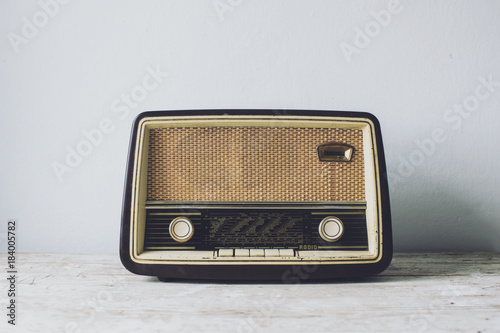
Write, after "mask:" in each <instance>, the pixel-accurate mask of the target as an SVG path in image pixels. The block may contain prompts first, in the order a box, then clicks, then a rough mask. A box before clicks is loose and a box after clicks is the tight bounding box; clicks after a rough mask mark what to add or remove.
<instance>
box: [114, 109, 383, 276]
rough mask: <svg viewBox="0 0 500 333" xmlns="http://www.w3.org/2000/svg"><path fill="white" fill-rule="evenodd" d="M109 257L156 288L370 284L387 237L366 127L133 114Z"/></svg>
mask: <svg viewBox="0 0 500 333" xmlns="http://www.w3.org/2000/svg"><path fill="white" fill-rule="evenodd" d="M120 255H121V260H122V262H123V264H124V266H125V267H126V268H127V269H128V270H130V271H131V272H133V273H137V274H143V275H153V276H158V277H159V278H160V279H161V280H166V279H169V278H196V279H225V280H227V279H233V280H236V279H238V280H255V279H262V280H266V279H273V280H280V279H281V280H283V281H285V282H287V281H298V280H301V279H316V278H333V277H351V276H364V275H371V274H376V273H379V272H381V271H382V270H384V269H385V268H386V267H387V266H388V265H389V263H390V261H391V258H392V235H391V219H390V208H389V193H388V186H387V177H386V167H385V160H384V152H383V147H382V139H381V134H380V125H379V123H378V121H377V119H376V118H375V117H374V116H373V115H371V114H369V113H362V112H339V111H298V110H280V111H277V110H206V111H200V110H198V111H158V112H145V113H142V114H140V115H139V116H138V117H137V118H136V120H135V122H134V125H133V130H132V138H131V144H130V153H129V161H128V169H127V174H126V184H125V195H124V204H123V216H122V226H121V240H120Z"/></svg>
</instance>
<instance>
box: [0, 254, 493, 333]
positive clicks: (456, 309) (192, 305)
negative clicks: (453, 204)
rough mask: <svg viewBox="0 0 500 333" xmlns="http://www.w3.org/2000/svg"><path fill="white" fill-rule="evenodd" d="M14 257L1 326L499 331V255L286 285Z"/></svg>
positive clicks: (414, 258)
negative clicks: (11, 308) (12, 304)
mask: <svg viewBox="0 0 500 333" xmlns="http://www.w3.org/2000/svg"><path fill="white" fill-rule="evenodd" d="M0 258H1V259H0V262H1V263H2V265H4V267H5V266H6V262H7V256H6V255H5V254H1V255H0ZM17 260H18V263H17V264H18V265H17V266H18V267H17V269H18V273H17V286H16V288H17V295H16V296H17V297H16V327H15V328H16V330H13V329H12V326H11V325H8V324H7V319H8V317H7V316H6V314H7V309H6V305H8V303H7V302H8V298H7V292H8V289H9V285H8V283H7V281H6V279H5V278H2V281H3V282H1V283H0V286H1V290H2V291H1V294H2V295H1V297H0V300H1V301H2V304H1V308H2V309H3V310H2V311H3V312H4V313H2V316H1V317H0V318H2V319H1V322H0V331H1V332H28V331H34V332H110V331H119V332H124V331H127V332H273V333H275V332H323V331H339V332H361V331H378V332H388V331H389V332H428V331H459V332H483V333H484V332H500V278H499V277H500V253H411V254H396V255H395V256H394V260H393V263H392V264H391V266H390V268H389V269H388V270H386V271H385V272H384V273H382V274H380V275H378V276H374V277H370V278H363V279H348V280H340V281H328V282H314V283H311V282H306V283H301V284H288V285H284V284H281V283H235V284H230V283H215V282H210V283H206V282H199V281H194V282H186V281H176V282H167V283H165V282H159V281H158V280H157V279H156V278H153V277H144V276H137V275H133V274H131V273H129V272H128V271H127V270H125V269H124V268H123V267H122V265H121V263H120V261H119V258H118V256H117V255H115V254H108V255H98V254H45V253H20V254H18V257H17ZM5 274H7V273H5ZM4 328H7V329H8V330H4Z"/></svg>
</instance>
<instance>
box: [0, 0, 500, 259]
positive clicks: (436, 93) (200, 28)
mask: <svg viewBox="0 0 500 333" xmlns="http://www.w3.org/2000/svg"><path fill="white" fill-rule="evenodd" d="M61 1H62V0H61ZM41 3H49V4H50V3H52V6H49V7H48V8H49V9H46V11H50V12H51V15H52V16H49V15H47V14H44V12H43V9H42V5H41V4H40V3H39V2H37V1H16V0H9V1H2V2H0V36H1V38H0V60H1V61H0V110H1V122H0V142H1V144H0V156H1V160H0V163H1V167H0V168H1V170H2V173H1V175H0V222H1V224H0V225H1V228H2V229H0V233H1V235H0V242H1V244H2V245H0V246H1V247H2V248H1V249H0V250H1V251H5V248H6V245H5V243H6V241H5V238H6V235H5V225H6V222H7V220H8V219H9V218H16V219H18V224H19V228H18V239H19V250H21V251H50V252H116V251H117V248H118V236H119V224H120V210H121V204H122V192H123V181H124V171H125V162H126V157H127V151H128V141H129V133H130V127H131V123H132V120H133V118H134V116H135V115H136V114H137V113H139V112H141V111H144V110H161V109H197V108H203V109H207V108H277V109H285V108H291V109H311V110H315V109H318V110H320V109H326V110H362V111H369V112H372V113H373V114H375V115H376V116H377V117H378V118H379V120H380V122H381V124H382V131H383V136H384V141H385V149H386V154H387V163H388V168H389V170H390V172H391V177H392V178H391V183H390V189H391V199H392V201H391V204H392V215H393V226H394V242H395V247H396V250H398V251H421V250H425V251H427V250H431V251H434V250H436V251H441V250H450V251H469V250H485V251H499V250H500V242H499V239H500V223H499V218H498V217H499V216H500V205H499V190H500V184H499V171H498V170H499V169H500V158H499V155H498V152H499V149H498V144H499V135H498V131H499V127H498V125H499V123H500V113H499V105H500V86H499V83H495V85H494V86H493V87H490V89H491V90H492V91H491V92H490V91H488V90H487V89H486V88H485V87H484V86H482V83H481V80H482V79H481V78H486V79H488V78H491V79H492V80H493V81H495V82H500V38H499V36H500V2H498V1H403V0H401V2H400V3H399V4H398V3H395V4H394V3H392V4H391V3H388V2H385V1H290V0H286V1H238V0H232V1H230V0H220V1H219V0H216V1H159V0H158V1H123V0H120V1H118V0H116V1H76V0H74V1H70V2H69V3H68V4H62V5H59V8H58V9H57V8H55V7H54V6H53V3H54V0H42V1H41ZM228 3H232V4H233V5H227V4H228ZM224 5H225V6H224ZM228 6H230V7H228ZM216 8H218V9H219V13H218V11H217V9H216ZM228 8H230V10H229V9H228ZM56 9H57V10H56ZM389 10H391V11H392V14H390V17H389V16H387V15H385V16H384V15H382V17H381V18H380V17H379V20H380V19H385V22H384V24H383V25H381V24H380V23H377V21H376V20H375V18H374V16H373V14H372V13H373V12H375V13H380V12H381V11H382V13H385V14H387V13H390V11H389ZM26 22H28V23H26ZM30 22H31V23H30ZM33 22H34V23H36V24H38V25H39V26H40V27H39V28H36V26H35V30H34V29H33V27H31V28H32V29H31V30H30V29H29V25H30V24H32V23H33ZM357 29H361V30H365V29H368V30H369V34H371V36H372V37H365V38H363V36H362V35H361V34H360V33H359V30H357ZM370 29H371V30H370ZM356 45H358V46H359V47H357V46H356ZM355 48H356V49H355ZM343 49H344V51H345V50H347V49H349V50H350V51H351V52H354V53H352V54H351V55H350V56H346V55H345V54H344V52H343V51H342V50H343ZM16 50H17V52H16ZM348 60H350V61H348ZM156 69H158V70H159V71H160V72H168V77H163V76H160V77H159V78H158V84H156V83H155V82H154V81H148V82H147V83H149V86H148V87H149V88H150V89H151V90H150V91H148V92H147V96H143V97H144V99H143V100H142V101H139V102H138V103H135V104H133V105H132V106H131V107H128V106H126V104H125V102H123V101H122V98H123V96H126V95H129V94H130V93H131V92H134V93H135V94H138V93H140V92H141V88H138V87H140V86H141V85H142V84H143V79H144V78H145V77H146V76H147V75H149V74H148V71H151V70H156ZM155 84H156V87H151V85H155ZM142 91H144V90H142ZM475 94H477V95H478V96H479V97H480V98H477V97H475ZM137 97H141V96H137V95H136V98H137ZM132 102H134V101H132ZM463 103H466V104H467V108H469V109H472V111H471V112H469V111H464V112H463V113H462V114H463V115H460V114H459V113H454V111H452V110H451V109H452V108H453V107H454V106H455V105H462V104H463ZM449 110H451V111H449ZM464 110H465V109H464ZM115 111H118V112H115ZM127 111H128V114H125V113H123V112H127ZM106 119H109V122H111V123H110V124H108V126H112V130H110V131H111V132H110V133H107V134H105V135H104V137H103V140H102V142H101V143H100V144H99V145H98V146H96V147H93V148H92V152H91V153H90V154H89V155H88V156H86V157H84V158H83V160H82V161H81V163H80V164H79V165H78V166H77V167H75V168H72V172H71V173H64V174H63V175H62V181H59V180H58V177H57V176H56V173H55V172H54V170H53V166H52V164H53V163H54V162H59V163H65V156H66V154H67V147H70V148H72V149H76V147H77V145H78V144H79V143H80V142H82V140H84V139H85V136H84V134H83V131H89V130H91V129H94V128H96V127H98V126H99V124H100V123H101V122H102V121H104V122H106V121H107V120H106ZM433 133H434V135H433ZM429 140H434V141H433V142H434V143H432V144H430V143H429ZM438 141H439V142H438ZM417 142H421V143H422V142H425V143H426V144H427V145H426V146H425V147H424V149H423V150H425V152H424V151H423V150H422V149H421V148H419V145H418V144H417ZM431 146H434V148H433V147H431ZM431 148H432V149H431ZM410 160H411V161H412V162H413V164H414V165H416V166H414V165H411V164H410V163H411V162H409V161H410Z"/></svg>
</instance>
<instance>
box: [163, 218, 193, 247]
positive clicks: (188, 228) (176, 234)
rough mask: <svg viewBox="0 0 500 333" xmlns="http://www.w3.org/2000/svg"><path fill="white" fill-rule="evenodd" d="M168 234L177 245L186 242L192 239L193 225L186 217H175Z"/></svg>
mask: <svg viewBox="0 0 500 333" xmlns="http://www.w3.org/2000/svg"><path fill="white" fill-rule="evenodd" d="M168 232H169V233H170V236H171V237H172V238H173V239H174V240H175V241H177V242H179V243H184V242H187V241H188V240H190V239H191V237H193V233H194V228H193V223H191V221H190V220H189V219H188V218H187V217H177V218H175V219H173V220H172V222H170V226H169V227H168Z"/></svg>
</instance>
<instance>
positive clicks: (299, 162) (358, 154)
mask: <svg viewBox="0 0 500 333" xmlns="http://www.w3.org/2000/svg"><path fill="white" fill-rule="evenodd" d="M149 139H150V140H149V152H148V184H147V200H151V201H250V202H267V201H287V202H289V201H298V202H304V201H364V200H365V180H364V172H365V171H364V158H363V132H362V130H358V129H339V128H295V127H277V128H274V127H179V128H156V129H151V130H150V133H149ZM329 142H337V143H347V144H349V145H351V146H353V147H354V154H353V157H352V160H351V161H350V162H321V161H319V159H318V154H317V150H316V147H317V146H318V145H319V144H323V143H329Z"/></svg>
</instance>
